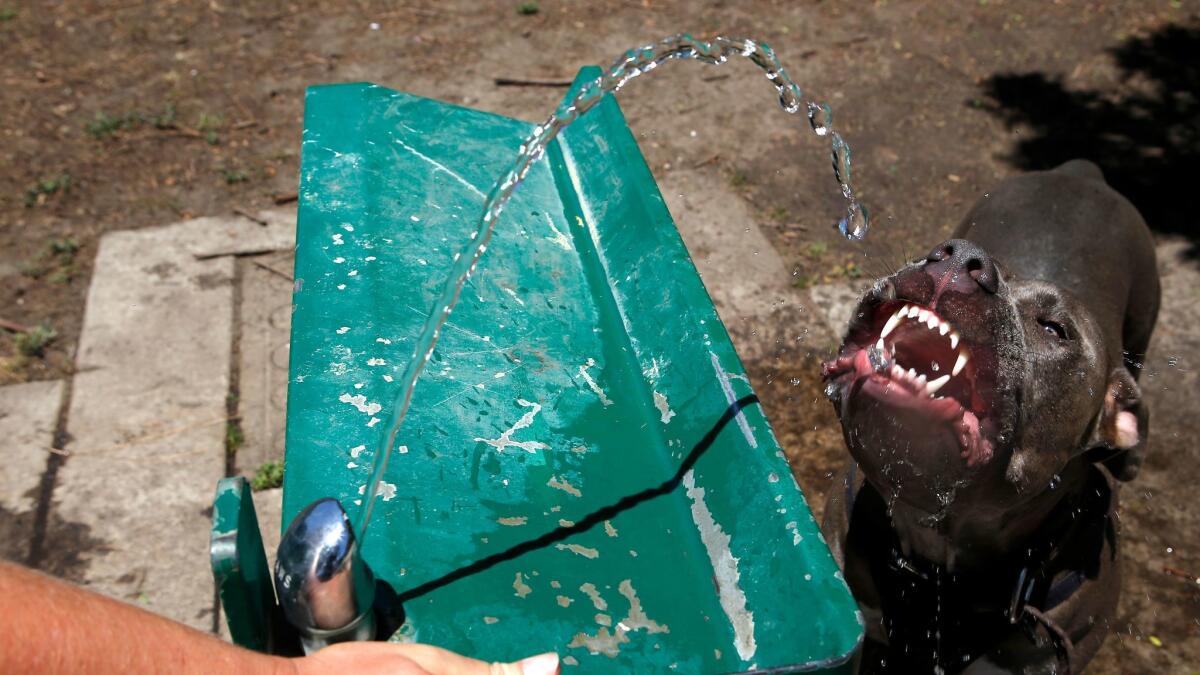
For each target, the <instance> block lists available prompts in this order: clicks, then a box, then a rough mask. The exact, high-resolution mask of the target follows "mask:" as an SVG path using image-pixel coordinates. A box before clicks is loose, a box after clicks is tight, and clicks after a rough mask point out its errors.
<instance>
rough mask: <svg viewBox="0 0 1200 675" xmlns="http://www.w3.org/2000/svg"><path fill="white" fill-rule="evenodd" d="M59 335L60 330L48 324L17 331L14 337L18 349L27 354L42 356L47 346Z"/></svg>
mask: <svg viewBox="0 0 1200 675" xmlns="http://www.w3.org/2000/svg"><path fill="white" fill-rule="evenodd" d="M56 337H58V332H57V331H55V330H54V329H53V328H51V327H50V326H48V325H46V324H41V325H39V326H34V327H33V328H32V329H31V330H30V331H29V332H27V333H17V335H16V337H15V338H13V342H14V343H15V344H16V345H17V351H19V352H21V354H23V355H25V356H41V355H42V354H44V353H45V352H46V347H47V346H49V344H50V343H51V342H53V341H54V338H56Z"/></svg>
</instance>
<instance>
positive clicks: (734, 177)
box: [729, 169, 750, 188]
mask: <svg viewBox="0 0 1200 675" xmlns="http://www.w3.org/2000/svg"><path fill="white" fill-rule="evenodd" d="M729 184H730V185H732V186H733V187H735V188H740V187H746V186H747V185H749V184H750V177H749V176H747V175H746V174H745V172H743V171H742V170H741V169H733V170H732V171H730V172H729Z"/></svg>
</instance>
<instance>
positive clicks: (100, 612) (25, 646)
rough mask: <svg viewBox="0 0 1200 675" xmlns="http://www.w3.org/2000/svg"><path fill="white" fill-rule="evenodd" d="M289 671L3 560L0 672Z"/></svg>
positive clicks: (0, 576)
mask: <svg viewBox="0 0 1200 675" xmlns="http://www.w3.org/2000/svg"><path fill="white" fill-rule="evenodd" d="M286 667H287V660H286V659H282V658H278V657H271V656H266V655H264V654H258V653H256V652H252V651H250V650H247V649H241V648H239V647H235V646H234V645H231V644H229V643H227V642H224V641H222V640H220V639H218V638H217V637H216V636H214V635H210V634H208V633H202V632H200V631H198V630H195V629H192V628H189V627H187V626H184V625H183V624H179V623H175V622H174V621H171V620H170V619H166V618H164V617H161V616H158V615H157V614H152V613H150V612H147V611H145V610H143V609H140V608H138V607H134V606H133V605H127V604H125V603H122V602H117V601H116V600H112V599H109V598H106V597H104V596H102V595H99V594H97V593H91V592H88V591H85V590H82V589H79V588H76V587H74V586H71V585H69V584H67V583H65V582H62V581H59V580H57V579H54V578H51V577H48V576H46V575H44V574H39V573H37V572H33V571H30V570H27V569H25V568H23V567H19V566H17V565H13V564H11V563H7V562H3V561H0V671H3V672H6V673H34V672H38V673H61V672H76V673H118V672H120V673H133V672H160V673H161V672H172V673H178V674H180V675H182V674H183V673H193V672H195V673H200V672H210V673H233V672H242V673H248V674H257V673H264V674H273V673H276V672H285V671H284V669H285V668H286Z"/></svg>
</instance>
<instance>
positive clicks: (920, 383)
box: [917, 375, 925, 387]
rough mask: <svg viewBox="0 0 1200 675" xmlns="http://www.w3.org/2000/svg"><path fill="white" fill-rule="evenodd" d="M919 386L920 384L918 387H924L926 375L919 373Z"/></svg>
mask: <svg viewBox="0 0 1200 675" xmlns="http://www.w3.org/2000/svg"><path fill="white" fill-rule="evenodd" d="M917 386H918V387H924V386H925V376H924V375H918V376H917Z"/></svg>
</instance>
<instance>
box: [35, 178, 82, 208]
mask: <svg viewBox="0 0 1200 675" xmlns="http://www.w3.org/2000/svg"><path fill="white" fill-rule="evenodd" d="M69 187H71V175H70V174H66V173H63V174H59V175H57V176H54V177H52V178H43V179H41V180H39V181H38V182H36V183H34V184H33V185H30V186H29V187H28V188H26V189H25V207H26V208H31V207H33V206H37V205H38V204H45V203H46V198H47V197H49V196H50V195H53V194H56V193H58V192H66V191H67V188H69Z"/></svg>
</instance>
